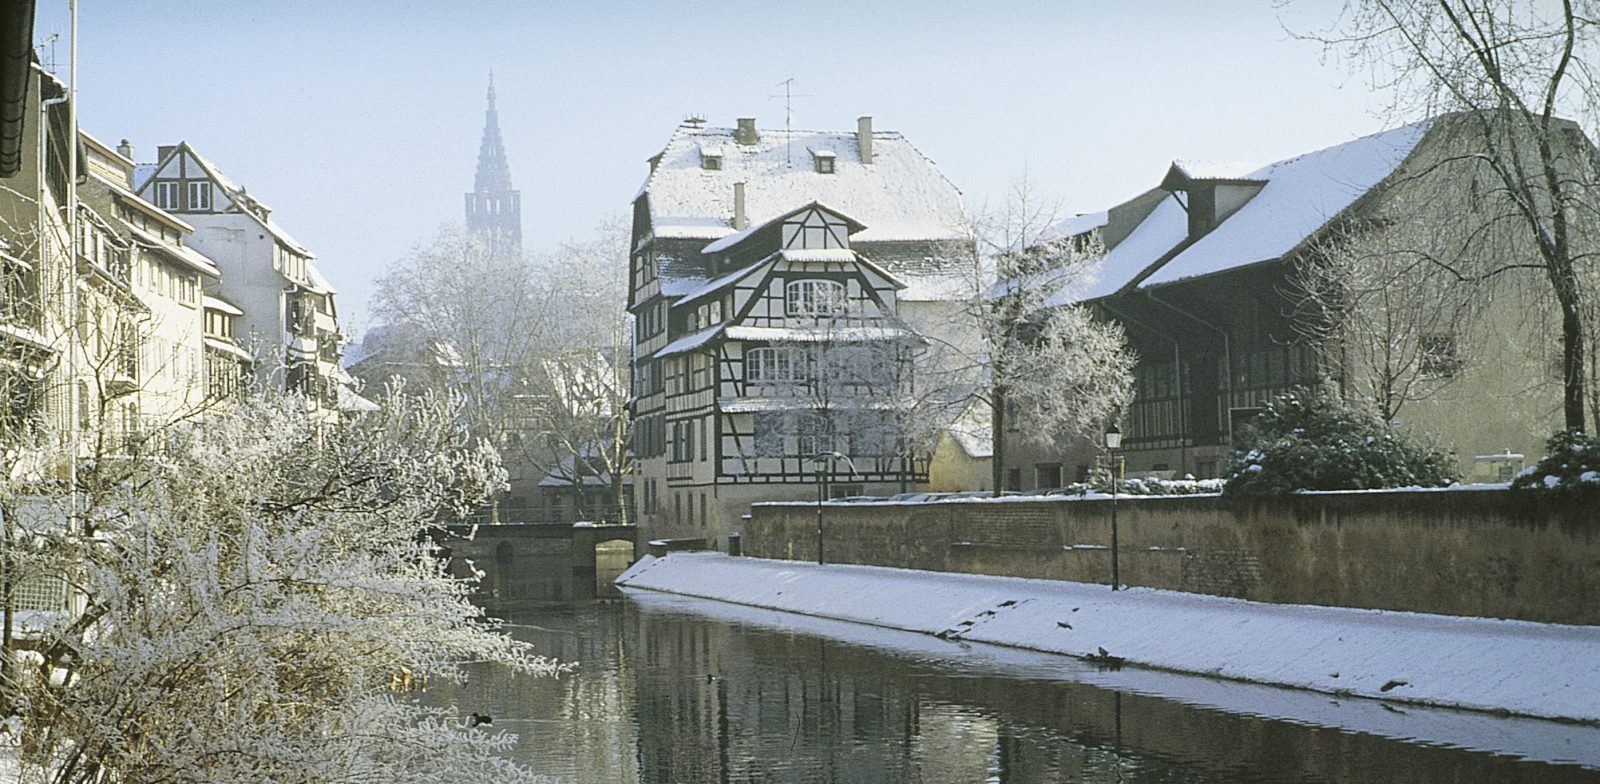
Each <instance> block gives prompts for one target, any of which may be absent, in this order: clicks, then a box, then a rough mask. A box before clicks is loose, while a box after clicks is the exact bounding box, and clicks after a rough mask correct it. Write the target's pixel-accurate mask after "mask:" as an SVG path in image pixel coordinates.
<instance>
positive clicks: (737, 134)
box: [733, 117, 761, 144]
mask: <svg viewBox="0 0 1600 784" xmlns="http://www.w3.org/2000/svg"><path fill="white" fill-rule="evenodd" d="M733 140H734V141H736V142H738V143H740V144H755V143H756V142H758V141H760V140H761V135H760V134H758V133H756V118H754V117H740V118H739V127H738V128H735V129H734V130H733Z"/></svg>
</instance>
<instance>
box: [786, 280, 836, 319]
mask: <svg viewBox="0 0 1600 784" xmlns="http://www.w3.org/2000/svg"><path fill="white" fill-rule="evenodd" d="M848 309H849V300H848V299H847V298H846V296H845V288H844V284H843V283H840V282H838V281H836V280H816V279H808V280H796V281H790V283H789V285H788V286H787V287H786V288H785V289H784V313H785V314H787V315H790V316H811V317H813V318H815V317H819V316H839V315H843V314H844V313H845V312H846V311H847V310H848Z"/></svg>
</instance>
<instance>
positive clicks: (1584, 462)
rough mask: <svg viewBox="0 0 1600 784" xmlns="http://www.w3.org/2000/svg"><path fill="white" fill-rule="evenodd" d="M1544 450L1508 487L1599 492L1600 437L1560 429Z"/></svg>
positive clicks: (1515, 488) (1547, 442)
mask: <svg viewBox="0 0 1600 784" xmlns="http://www.w3.org/2000/svg"><path fill="white" fill-rule="evenodd" d="M1545 452H1546V454H1545V456H1544V457H1543V458H1542V459H1541V460H1539V462H1537V463H1535V464H1533V465H1531V466H1529V467H1527V468H1525V469H1523V470H1522V473H1520V474H1517V478H1516V479H1513V480H1512V481H1511V489H1513V490H1541V491H1551V490H1554V491H1559V492H1569V493H1571V492H1580V491H1581V492H1591V493H1593V492H1600V438H1595V437H1594V436H1590V435H1585V434H1583V433H1574V432H1568V431H1565V430H1563V431H1561V432H1559V433H1556V434H1555V435H1553V436H1551V437H1550V440H1549V441H1546V442H1545Z"/></svg>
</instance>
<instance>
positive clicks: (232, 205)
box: [134, 143, 359, 414]
mask: <svg viewBox="0 0 1600 784" xmlns="http://www.w3.org/2000/svg"><path fill="white" fill-rule="evenodd" d="M157 158H158V160H157V161H156V163H153V164H141V165H139V166H138V167H137V169H136V172H135V183H134V190H135V192H136V193H137V194H138V195H139V196H140V197H141V198H143V199H145V200H146V201H149V202H150V203H152V204H154V205H155V206H156V207H159V208H161V209H163V210H166V211H167V212H169V213H172V214H174V215H176V216H178V217H180V218H181V219H182V220H183V221H185V222H186V223H188V224H190V225H192V226H193V227H194V234H193V235H192V236H190V237H189V239H188V244H189V245H190V246H191V247H193V248H195V249H197V250H199V251H200V252H201V253H203V254H204V255H205V256H207V257H208V258H210V259H212V260H214V261H215V263H216V264H217V266H218V268H219V270H220V271H221V273H222V274H221V277H220V282H219V283H218V286H217V288H216V290H215V291H214V292H212V293H213V294H214V295H215V296H217V297H218V298H219V299H220V300H222V301H225V302H227V303H231V304H232V305H233V306H234V307H235V309H237V310H239V311H242V313H243V315H239V316H234V315H232V314H226V315H229V316H230V317H231V318H233V319H235V320H236V327H235V329H236V331H235V333H234V336H233V337H234V340H235V341H236V342H237V343H238V344H239V345H240V346H242V347H243V348H245V349H246V350H247V351H248V352H250V354H251V355H252V356H253V357H255V370H256V380H257V382H258V383H261V384H263V385H265V386H267V387H268V388H273V389H282V390H286V391H291V392H297V393H300V394H302V395H304V396H305V399H306V401H307V403H308V405H309V406H310V407H311V408H313V409H314V410H317V411H322V412H327V413H329V414H332V413H333V412H336V411H338V410H340V409H341V406H343V407H345V408H348V407H351V406H352V405H356V404H358V402H359V401H355V399H354V396H353V393H351V392H350V391H349V389H348V388H347V379H348V376H347V375H346V374H345V373H344V371H343V369H342V368H341V367H340V365H339V359H340V356H341V353H342V346H343V343H344V341H345V338H344V335H343V334H342V333H341V331H340V328H339V320H338V310H337V308H336V306H335V301H334V297H335V291H334V289H333V287H332V286H331V285H329V283H328V281H327V279H325V278H324V277H323V276H322V274H321V272H319V271H318V269H317V267H316V264H315V262H314V259H315V256H314V254H312V253H311V251H309V250H307V249H306V248H305V247H304V246H303V245H301V244H300V243H299V242H297V241H295V239H294V238H293V237H291V236H290V235H289V234H288V232H286V231H284V229H283V228H282V227H280V226H279V225H278V224H277V223H276V222H275V221H273V220H272V212H271V209H270V208H269V207H268V206H267V205H265V204H263V203H262V202H261V201H260V200H258V199H256V198H255V197H253V196H251V195H250V194H249V193H247V192H246V191H245V189H244V188H242V187H240V186H239V185H238V184H236V183H235V182H234V181H233V180H231V179H229V178H228V177H227V176H226V175H224V174H223V173H222V171H221V170H220V169H218V168H217V167H216V166H215V165H213V164H212V163H211V162H210V161H208V160H206V159H205V158H204V157H202V156H201V155H200V154H199V153H198V152H196V151H195V150H194V149H193V148H192V147H190V146H189V145H188V144H187V143H179V144H177V145H173V146H164V147H160V148H158V152H157ZM219 315H224V314H223V313H222V312H221V311H219ZM341 401H342V402H341Z"/></svg>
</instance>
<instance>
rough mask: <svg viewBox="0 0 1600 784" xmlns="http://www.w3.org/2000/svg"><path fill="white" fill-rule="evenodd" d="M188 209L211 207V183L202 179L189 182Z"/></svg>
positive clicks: (207, 208)
mask: <svg viewBox="0 0 1600 784" xmlns="http://www.w3.org/2000/svg"><path fill="white" fill-rule="evenodd" d="M189 209H191V210H210V209H211V183H209V182H203V181H202V182H191V183H189Z"/></svg>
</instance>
